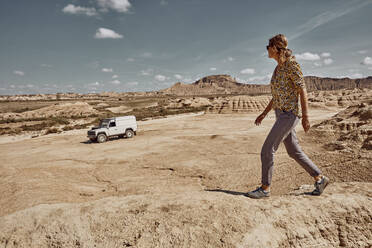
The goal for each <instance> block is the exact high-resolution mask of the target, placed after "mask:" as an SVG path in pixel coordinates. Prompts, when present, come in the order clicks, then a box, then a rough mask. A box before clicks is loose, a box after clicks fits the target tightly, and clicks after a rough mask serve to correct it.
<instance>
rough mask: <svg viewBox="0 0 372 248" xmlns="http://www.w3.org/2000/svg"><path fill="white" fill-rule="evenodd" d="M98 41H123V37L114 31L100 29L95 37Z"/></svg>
mask: <svg viewBox="0 0 372 248" xmlns="http://www.w3.org/2000/svg"><path fill="white" fill-rule="evenodd" d="M94 38H96V39H121V38H123V35H121V34H118V33H116V32H115V31H114V30H111V29H107V28H99V29H97V31H96V34H95V35H94Z"/></svg>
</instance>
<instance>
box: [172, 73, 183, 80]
mask: <svg viewBox="0 0 372 248" xmlns="http://www.w3.org/2000/svg"><path fill="white" fill-rule="evenodd" d="M174 77H175V78H176V79H178V80H181V79H182V76H181V75H180V74H174Z"/></svg>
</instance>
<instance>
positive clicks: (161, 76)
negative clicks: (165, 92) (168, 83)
mask: <svg viewBox="0 0 372 248" xmlns="http://www.w3.org/2000/svg"><path fill="white" fill-rule="evenodd" d="M155 79H156V80H158V81H160V82H163V81H165V80H166V79H167V77H166V76H163V75H160V74H158V75H156V76H155Z"/></svg>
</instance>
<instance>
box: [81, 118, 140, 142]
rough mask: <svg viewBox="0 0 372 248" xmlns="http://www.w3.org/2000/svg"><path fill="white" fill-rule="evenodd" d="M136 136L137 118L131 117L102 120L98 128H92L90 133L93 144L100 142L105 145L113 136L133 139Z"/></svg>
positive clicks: (89, 136)
mask: <svg viewBox="0 0 372 248" xmlns="http://www.w3.org/2000/svg"><path fill="white" fill-rule="evenodd" d="M136 134H137V122H136V117H135V116H133V115H130V116H122V117H113V118H108V119H103V120H101V121H100V123H99V126H98V127H92V129H91V130H89V131H88V138H89V139H90V140H91V141H93V142H94V141H98V142H99V143H103V142H106V141H107V139H108V138H110V137H113V136H118V137H120V138H124V137H127V138H133V136H134V135H136Z"/></svg>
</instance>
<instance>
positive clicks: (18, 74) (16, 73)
mask: <svg viewBox="0 0 372 248" xmlns="http://www.w3.org/2000/svg"><path fill="white" fill-rule="evenodd" d="M13 74H14V75H17V76H22V77H23V76H24V75H25V73H24V72H23V71H17V70H15V71H13Z"/></svg>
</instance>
